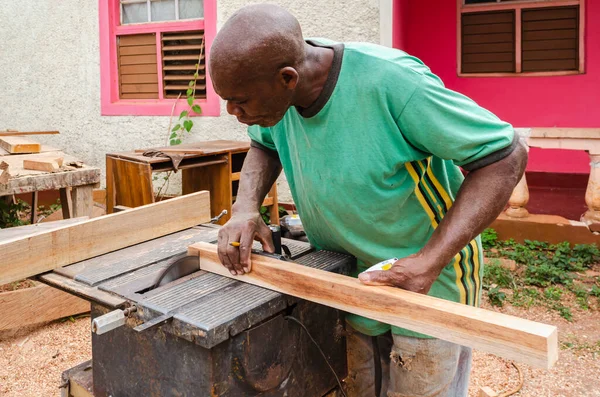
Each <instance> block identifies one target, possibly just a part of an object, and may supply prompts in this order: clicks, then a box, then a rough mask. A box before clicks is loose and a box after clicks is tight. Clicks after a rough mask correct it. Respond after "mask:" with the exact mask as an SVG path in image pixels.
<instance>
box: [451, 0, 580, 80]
mask: <svg viewBox="0 0 600 397" xmlns="http://www.w3.org/2000/svg"><path fill="white" fill-rule="evenodd" d="M585 1H586V0H552V1H548V0H521V1H519V0H499V1H497V2H495V3H488V4H486V3H481V4H464V3H465V1H464V0H457V18H456V21H457V29H456V31H457V35H456V38H457V46H456V53H457V58H456V59H457V62H456V71H457V74H458V76H460V77H501V76H509V77H532V76H566V75H575V74H584V73H585ZM561 6H579V45H578V46H579V68H578V70H564V71H549V72H523V71H522V60H521V57H522V48H521V47H522V37H521V36H522V22H521V14H522V10H524V9H532V8H536V9H539V8H551V7H561ZM511 10H512V11H514V12H515V72H512V73H507V72H501V73H463V72H462V31H461V29H462V24H461V19H462V15H463V14H468V13H475V12H486V11H511Z"/></svg>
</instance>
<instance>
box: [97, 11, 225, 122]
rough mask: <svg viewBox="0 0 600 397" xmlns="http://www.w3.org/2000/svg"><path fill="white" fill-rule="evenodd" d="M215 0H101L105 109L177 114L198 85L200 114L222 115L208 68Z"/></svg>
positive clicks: (107, 111) (109, 112)
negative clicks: (191, 89)
mask: <svg viewBox="0 0 600 397" xmlns="http://www.w3.org/2000/svg"><path fill="white" fill-rule="evenodd" d="M214 2H215V0H99V4H100V11H101V13H100V22H101V74H102V85H101V90H102V113H103V114H106V115H122V114H132V115H133V114H139V115H170V114H171V113H173V114H175V113H178V111H179V110H180V109H182V108H183V107H184V106H185V104H186V100H185V98H186V96H187V91H188V90H189V89H190V87H194V88H195V91H194V97H195V98H197V99H199V100H200V104H201V108H202V114H203V115H218V114H219V102H218V97H216V94H215V93H214V91H213V90H212V87H211V86H210V84H209V78H208V76H207V73H206V58H207V56H208V55H209V50H210V42H211V40H212V37H214V35H215V33H216V12H215V4H214ZM103 3H104V4H105V5H106V6H103ZM103 16H104V18H103Z"/></svg>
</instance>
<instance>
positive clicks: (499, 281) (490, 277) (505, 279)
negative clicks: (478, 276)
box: [483, 260, 515, 288]
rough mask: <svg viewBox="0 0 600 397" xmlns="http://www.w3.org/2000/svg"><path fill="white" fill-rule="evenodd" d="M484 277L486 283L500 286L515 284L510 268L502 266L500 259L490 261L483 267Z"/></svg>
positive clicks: (505, 286)
mask: <svg viewBox="0 0 600 397" xmlns="http://www.w3.org/2000/svg"><path fill="white" fill-rule="evenodd" d="M483 279H484V280H485V282H486V283H489V284H496V285H497V286H499V287H500V288H508V287H512V286H513V285H514V282H515V281H514V277H513V275H512V273H511V272H510V270H508V269H507V268H505V267H502V266H501V265H500V264H499V263H498V261H497V260H496V261H494V260H492V261H490V263H488V264H487V265H486V266H485V267H484V268H483Z"/></svg>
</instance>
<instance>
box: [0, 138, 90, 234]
mask: <svg viewBox="0 0 600 397" xmlns="http://www.w3.org/2000/svg"><path fill="white" fill-rule="evenodd" d="M55 156H56V157H63V158H64V162H63V164H68V163H69V162H72V161H77V160H78V159H77V158H75V157H73V156H70V155H68V154H65V153H63V152H61V151H59V150H52V148H50V149H46V150H45V151H44V150H43V153H39V154H21V155H14V154H13V155H7V154H4V153H0V162H2V161H4V162H6V163H7V164H8V165H9V169H8V172H9V173H10V175H11V177H10V179H9V180H8V183H7V184H0V196H12V195H14V194H24V193H31V194H32V203H31V207H32V209H33V208H36V207H37V196H38V195H37V193H38V192H40V191H44V190H59V192H60V201H61V205H62V211H63V218H65V219H68V218H72V217H81V216H90V217H91V216H92V210H93V207H94V201H93V189H94V187H98V186H99V183H100V168H96V167H90V166H87V165H83V166H82V167H81V168H72V167H69V169H65V168H66V167H63V168H62V169H61V171H58V172H47V171H33V170H26V169H24V168H23V160H25V159H36V158H47V157H55ZM31 213H32V223H35V222H36V219H35V215H36V211H31Z"/></svg>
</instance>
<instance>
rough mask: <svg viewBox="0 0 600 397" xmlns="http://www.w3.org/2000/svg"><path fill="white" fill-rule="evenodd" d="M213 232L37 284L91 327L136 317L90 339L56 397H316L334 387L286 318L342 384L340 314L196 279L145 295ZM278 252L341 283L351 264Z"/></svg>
mask: <svg viewBox="0 0 600 397" xmlns="http://www.w3.org/2000/svg"><path fill="white" fill-rule="evenodd" d="M218 228H219V227H218V226H215V225H201V226H197V227H193V228H190V229H186V230H183V231H181V232H177V233H173V234H170V235H167V236H164V237H160V238H157V239H154V240H151V241H147V242H145V243H141V244H137V245H135V246H131V247H128V248H124V249H121V250H118V251H114V252H111V253H108V254H105V255H101V256H98V257H95V258H92V259H88V260H85V261H82V262H79V263H75V264H71V265H68V266H65V267H62V268H58V269H56V270H54V271H53V272H50V273H46V274H44V275H42V276H40V277H39V279H40V280H41V281H43V282H44V283H47V284H49V285H51V286H54V287H56V288H59V289H61V290H64V291H67V292H69V293H72V294H75V295H77V296H79V297H81V298H84V299H86V300H89V301H90V302H91V313H92V320H94V319H96V318H98V317H99V316H101V315H103V314H106V313H109V312H111V311H113V310H115V309H126V308H128V307H132V306H135V307H136V309H137V311H135V312H134V313H132V314H131V315H130V316H129V317H128V318H127V323H126V324H125V325H123V326H121V327H118V328H116V329H113V330H111V331H108V332H107V333H103V334H100V335H98V334H96V333H92V360H91V361H90V362H87V363H82V364H81V365H80V366H78V367H76V368H73V369H71V370H69V371H66V372H65V373H64V374H63V377H64V387H65V389H64V390H63V395H64V396H75V397H79V396H82V395H86V396H95V397H108V396H119V397H126V396H136V397H137V396H174V395H177V396H231V397H234V396H235V397H240V396H265V397H266V396H269V397H271V396H284V395H285V396H290V397H292V396H296V397H317V396H324V395H327V394H328V393H330V392H331V391H332V390H334V389H335V388H336V385H337V383H336V380H335V377H334V375H333V374H332V372H331V370H330V369H329V367H328V366H327V363H326V362H325V360H324V359H323V357H322V356H321V353H320V352H319V350H318V349H317V348H316V347H315V345H314V344H313V343H312V342H311V340H310V339H309V337H308V335H306V333H305V332H304V330H303V329H302V328H301V327H300V326H299V325H298V324H297V323H296V322H295V321H291V320H290V318H289V317H288V316H292V317H293V318H294V319H297V320H299V321H300V322H302V323H303V324H304V325H305V326H306V328H307V330H308V332H310V334H311V335H312V337H313V338H314V339H315V340H316V342H317V343H318V345H319V346H320V348H321V349H322V351H323V353H324V354H325V355H326V357H327V358H328V361H329V362H330V364H331V365H332V366H333V368H334V370H335V372H336V374H337V376H338V377H339V378H340V379H343V378H344V377H346V375H347V368H346V344H345V338H344V332H343V328H344V321H343V313H342V312H340V311H338V310H335V309H332V308H330V307H327V306H322V305H318V304H314V303H311V302H308V301H304V300H300V299H297V298H293V297H290V296H287V295H283V294H280V293H277V292H274V291H271V290H267V289H263V288H260V287H257V286H253V285H250V284H246V283H243V282H240V281H236V280H232V279H229V278H226V277H221V276H219V275H216V274H212V273H207V272H204V271H197V272H195V273H193V274H190V275H188V276H185V277H182V278H180V279H178V280H175V281H172V282H171V283H169V284H166V285H162V286H160V287H158V288H154V283H155V280H156V278H157V276H158V275H159V274H160V272H161V271H162V270H163V269H165V268H166V267H167V266H168V265H169V264H170V263H172V260H173V258H176V257H178V256H179V255H182V254H184V253H185V252H186V249H187V247H188V246H189V245H191V244H194V243H197V242H201V241H204V242H212V243H215V242H216V239H217V233H218ZM132 233H135V230H134V229H132ZM283 244H286V245H287V246H288V247H289V249H290V251H291V259H292V260H293V261H294V262H296V263H300V264H303V265H306V266H311V267H318V268H320V269H324V270H328V271H334V272H339V273H343V274H348V273H349V272H350V271H351V268H352V267H353V266H354V265H355V259H354V258H353V257H350V256H347V255H343V254H339V253H334V252H328V251H315V250H314V249H313V248H312V247H311V246H310V245H309V244H308V243H304V242H300V241H294V240H287V239H283ZM254 248H255V249H257V250H258V249H260V245H259V244H258V243H256V244H255V247H254ZM165 317H166V318H167V320H165V321H160V322H157V323H156V324H154V325H153V326H150V327H149V328H147V329H145V330H143V331H137V330H135V329H134V328H135V327H136V326H139V325H143V324H146V325H147V324H152V323H153V321H156V320H157V319H159V318H165ZM90 332H91V331H90ZM69 388H70V391H68V390H67V389H69ZM75 390H79V391H78V392H76V391H75ZM82 390H83V391H85V393H87V394H85V393H84V394H80V393H83V391H82Z"/></svg>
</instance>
